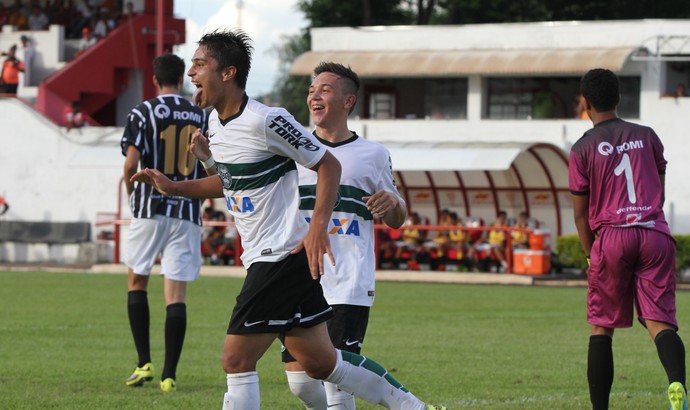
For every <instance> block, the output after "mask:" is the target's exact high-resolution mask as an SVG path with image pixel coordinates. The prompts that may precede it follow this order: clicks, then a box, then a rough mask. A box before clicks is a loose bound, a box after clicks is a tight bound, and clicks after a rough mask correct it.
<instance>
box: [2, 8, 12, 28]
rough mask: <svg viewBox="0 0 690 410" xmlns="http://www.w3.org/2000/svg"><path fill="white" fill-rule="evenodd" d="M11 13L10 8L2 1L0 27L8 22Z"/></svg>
mask: <svg viewBox="0 0 690 410" xmlns="http://www.w3.org/2000/svg"><path fill="white" fill-rule="evenodd" d="M9 15H10V9H9V8H8V7H6V6H5V5H4V4H2V3H0V27H2V26H4V25H5V24H7V18H8V17H9Z"/></svg>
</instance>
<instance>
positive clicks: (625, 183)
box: [569, 69, 687, 410]
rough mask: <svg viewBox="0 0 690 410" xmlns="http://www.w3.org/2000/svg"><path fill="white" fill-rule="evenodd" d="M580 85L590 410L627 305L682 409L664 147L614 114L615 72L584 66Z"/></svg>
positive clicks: (578, 154) (573, 172)
mask: <svg viewBox="0 0 690 410" xmlns="http://www.w3.org/2000/svg"><path fill="white" fill-rule="evenodd" d="M580 86H581V91H582V95H583V97H584V99H585V103H586V110H587V114H588V115H589V118H590V119H591V120H592V124H593V128H592V129H590V130H588V131H587V132H585V134H584V135H583V136H582V138H580V139H579V140H578V141H577V142H576V143H575V145H573V147H572V150H571V152H570V161H569V183H570V192H571V194H572V198H573V209H574V214H575V225H576V227H577V231H578V234H579V236H580V241H581V243H582V247H583V249H584V251H585V254H586V255H587V258H588V262H589V261H591V266H590V268H589V272H588V282H589V287H588V292H587V321H588V322H589V323H590V324H591V325H592V332H591V336H590V339H589V350H588V358H587V379H588V381H589V393H590V400H591V402H592V408H594V409H606V408H608V403H609V394H610V392H611V386H612V384H613V349H612V338H613V333H614V329H616V328H626V327H631V326H632V323H633V306H634V307H635V309H636V310H637V316H638V319H639V320H640V322H641V323H642V324H643V325H644V326H645V327H646V328H647V331H648V332H649V335H650V336H651V337H652V340H654V343H655V344H656V348H657V352H658V354H659V359H660V360H661V364H662V365H663V367H664V369H665V371H666V374H667V376H668V381H669V387H668V396H669V400H670V404H671V409H672V410H681V409H687V402H686V390H685V347H684V345H683V341H682V340H681V339H680V337H679V336H678V334H677V333H676V331H677V330H678V323H677V321H676V300H675V290H676V276H675V273H676V264H675V250H676V248H675V242H674V240H673V237H672V236H671V232H670V230H669V227H668V224H667V223H666V219H665V217H664V213H663V210H662V206H663V203H664V174H665V172H666V160H665V159H664V147H663V145H662V144H661V141H660V140H659V137H658V136H657V135H656V133H655V132H654V130H652V129H651V128H649V127H645V126H642V125H637V124H632V123H629V122H627V121H624V120H622V119H620V118H618V116H617V114H616V107H617V106H618V103H619V101H620V92H619V84H618V78H617V77H616V75H615V74H614V73H613V72H611V71H609V70H605V69H594V70H590V71H589V72H587V74H585V75H584V77H582V80H581V84H580Z"/></svg>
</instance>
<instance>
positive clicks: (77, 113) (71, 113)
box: [63, 100, 85, 131]
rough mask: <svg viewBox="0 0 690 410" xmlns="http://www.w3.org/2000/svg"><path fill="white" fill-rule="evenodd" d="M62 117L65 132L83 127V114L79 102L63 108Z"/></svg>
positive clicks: (76, 101)
mask: <svg viewBox="0 0 690 410" xmlns="http://www.w3.org/2000/svg"><path fill="white" fill-rule="evenodd" d="M63 117H64V121H65V124H64V125H65V128H67V131H69V130H71V129H72V128H81V127H83V126H84V124H85V122H84V114H83V113H82V112H81V103H80V102H79V100H74V101H72V105H71V106H69V107H67V108H65V112H64V114H63Z"/></svg>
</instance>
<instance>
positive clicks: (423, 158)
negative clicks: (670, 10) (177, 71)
mask: <svg viewBox="0 0 690 410" xmlns="http://www.w3.org/2000/svg"><path fill="white" fill-rule="evenodd" d="M6 35H9V34H8V33H6V32H4V33H3V38H0V44H3V43H7V42H9V41H11V42H14V41H15V39H14V38H12V39H7V38H6V37H5V36H6ZM12 35H16V33H13V34H12ZM5 40H7V41H5ZM36 43H37V44H36V47H37V52H38V53H42V54H43V55H44V56H49V55H52V54H49V52H48V51H47V50H41V47H42V46H43V44H48V45H50V44H56V41H55V40H54V39H51V38H49V37H47V38H46V39H45V40H42V41H40V42H38V41H37V42H36ZM312 44H313V46H312V51H310V52H308V53H306V54H304V55H302V56H301V57H300V58H299V59H298V60H297V61H296V62H295V63H294V66H293V68H292V71H293V73H296V74H304V75H308V74H309V73H310V72H311V70H312V69H313V68H314V66H315V65H316V64H318V62H320V61H322V60H331V61H335V62H340V63H344V64H349V65H351V66H352V68H353V69H354V70H355V71H357V72H358V73H359V75H360V77H361V78H362V88H361V94H360V96H359V103H358V106H357V110H356V112H355V113H354V114H353V119H352V120H351V123H350V126H351V128H352V129H353V130H354V131H356V132H357V133H359V134H360V135H361V136H363V137H366V138H369V139H372V140H376V141H380V142H383V143H385V144H386V145H387V146H389V148H390V149H391V152H392V156H393V166H394V168H395V169H396V170H397V171H398V173H397V176H398V179H399V182H400V185H401V187H402V188H403V190H404V192H405V195H406V197H407V199H408V202H410V204H411V207H412V209H413V210H416V211H418V212H419V213H420V214H422V215H424V216H426V217H427V218H428V219H429V221H430V222H432V223H435V222H436V219H435V218H436V212H437V210H438V209H439V208H451V209H454V210H456V211H457V212H458V214H459V215H460V216H461V217H463V218H471V217H476V218H483V219H484V220H485V221H487V222H491V221H492V220H493V219H494V217H495V213H496V211H497V210H498V209H505V210H507V211H508V213H509V216H511V217H515V216H517V213H518V212H519V211H521V210H523V209H526V208H528V209H529V211H530V213H531V215H532V216H533V217H534V218H536V219H538V220H539V221H541V222H542V227H543V228H547V229H551V230H552V231H553V232H554V234H572V233H575V229H574V225H573V223H572V210H571V208H570V202H569V198H568V193H567V162H566V161H567V152H568V149H569V147H570V146H571V145H572V144H573V143H574V142H575V141H576V140H577V139H578V138H579V137H580V136H581V135H582V133H583V132H584V131H585V130H587V129H588V128H589V127H590V123H589V121H585V120H581V119H576V118H574V116H575V108H576V102H577V100H576V98H577V91H578V85H579V78H580V76H581V75H582V74H583V73H584V72H585V71H587V70H588V69H590V68H595V67H605V68H609V69H611V70H613V71H614V72H616V73H617V74H619V76H620V77H621V80H622V85H623V89H622V91H623V104H622V105H621V109H620V114H621V116H623V117H624V118H626V119H628V120H630V121H633V122H640V123H643V124H647V125H650V126H652V127H653V128H654V129H655V130H656V131H657V133H658V134H659V136H660V137H661V139H662V141H663V142H664V144H665V146H666V158H667V159H668V161H669V167H668V172H667V177H666V182H667V195H666V199H667V201H666V207H665V211H666V213H667V218H668V219H669V222H670V225H671V229H672V231H673V232H674V233H682V234H687V233H690V184H688V183H687V182H686V181H685V178H686V177H687V175H690V161H688V160H687V157H688V154H687V152H688V149H687V146H688V144H687V142H686V141H685V140H684V139H685V138H686V135H687V134H688V130H690V98H683V97H679V98H674V97H666V96H665V94H668V93H672V92H673V91H674V89H675V87H676V85H677V84H678V83H681V82H682V83H685V84H686V85H689V86H690V20H641V21H615V22H612V21H597V22H548V23H519V24H486V25H467V26H410V27H361V28H318V29H313V30H312ZM50 53H53V51H51V52H50ZM55 60H59V58H55ZM56 65H59V64H56ZM25 88H26V87H25ZM305 93H306V90H305ZM34 96H35V90H31V89H30V88H29V89H26V90H25V91H22V89H21V88H20V94H19V97H20V99H15V98H6V97H0V113H2V114H0V129H2V130H3V133H2V138H3V149H2V150H0V164H1V165H0V166H1V169H2V183H1V184H0V195H2V196H4V197H5V198H6V199H7V201H8V202H9V204H10V207H11V208H10V210H9V212H8V213H6V214H5V215H3V216H2V217H0V222H2V221H3V220H26V221H55V222H68V221H88V222H91V223H92V224H94V238H95V236H96V234H97V233H98V229H96V228H95V224H96V222H97V221H98V220H99V219H109V218H113V217H118V218H125V219H126V218H128V217H129V210H128V208H127V205H126V198H124V194H123V192H124V191H123V190H122V188H121V182H120V181H121V175H122V170H123V161H124V157H123V156H122V155H121V153H120V147H119V139H120V136H121V134H122V129H121V128H118V127H108V128H97V127H89V128H85V129H83V130H81V131H74V130H73V131H71V132H67V131H66V130H65V129H64V128H62V127H60V126H57V125H55V124H53V123H52V122H50V121H48V120H46V119H45V118H44V117H42V116H41V115H40V114H38V113H37V112H36V111H35V110H34V109H33V107H32V101H33V100H32V98H33V97H34ZM22 98H23V99H22ZM101 245H102V248H103V249H104V250H103V252H104V254H106V255H107V254H108V252H110V248H112V246H113V243H112V241H103V242H102V243H101ZM40 252H43V253H45V251H40ZM13 255H14V253H13V250H12V249H11V246H10V245H6V244H5V245H3V244H0V260H2V259H3V258H4V259H12V258H13V257H14V256H13ZM63 256H64V255H63ZM73 256H74V255H67V256H65V258H66V259H69V258H70V257H73ZM28 258H29V259H31V258H32V254H31V252H29V256H28Z"/></svg>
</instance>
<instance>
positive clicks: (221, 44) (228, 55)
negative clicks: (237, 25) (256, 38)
mask: <svg viewBox="0 0 690 410" xmlns="http://www.w3.org/2000/svg"><path fill="white" fill-rule="evenodd" d="M251 42H252V40H251V38H249V36H248V35H247V34H245V33H244V32H243V31H242V30H226V31H223V30H216V31H214V32H212V33H208V34H205V35H204V36H203V37H201V40H199V42H198V44H199V46H204V47H206V49H207V50H208V53H209V55H210V56H211V57H213V58H214V59H215V60H216V61H217V62H218V70H219V71H220V70H223V69H226V68H228V67H235V68H236V69H237V74H236V76H235V81H236V83H237V86H238V87H240V88H241V89H243V90H244V89H245V88H246V87H247V78H248V77H249V70H250V69H251V68H252V52H253V50H254V47H253V46H252V45H251Z"/></svg>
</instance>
